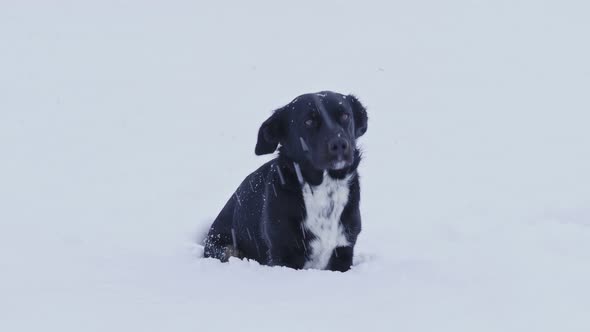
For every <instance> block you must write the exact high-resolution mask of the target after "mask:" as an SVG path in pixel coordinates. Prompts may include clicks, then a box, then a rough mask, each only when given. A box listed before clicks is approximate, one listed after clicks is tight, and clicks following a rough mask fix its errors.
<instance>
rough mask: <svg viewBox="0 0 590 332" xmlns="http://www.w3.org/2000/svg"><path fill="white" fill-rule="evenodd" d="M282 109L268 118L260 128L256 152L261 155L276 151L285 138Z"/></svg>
mask: <svg viewBox="0 0 590 332" xmlns="http://www.w3.org/2000/svg"><path fill="white" fill-rule="evenodd" d="M282 115H283V112H282V109H278V110H276V111H274V112H273V114H272V115H271V116H270V118H268V119H267V120H266V121H264V123H262V125H261V126H260V129H259V130H258V141H257V142H256V149H255V150H254V152H255V153H256V155H258V156H260V155H263V154H269V153H273V152H275V151H276V149H277V147H278V145H279V142H280V141H281V139H282V138H283V124H282V117H283V116H282Z"/></svg>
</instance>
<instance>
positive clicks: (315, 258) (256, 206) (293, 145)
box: [205, 91, 367, 271]
mask: <svg viewBox="0 0 590 332" xmlns="http://www.w3.org/2000/svg"><path fill="white" fill-rule="evenodd" d="M366 130H367V112H366V110H365V107H364V106H363V105H362V104H361V103H360V102H359V101H358V99H357V98H356V97H354V96H352V95H348V96H345V95H341V94H339V93H335V92H329V91H325V92H320V93H313V94H305V95H302V96H299V97H297V98H295V100H293V101H292V102H291V103H290V104H288V105H287V106H285V107H282V108H280V109H278V110H276V111H274V113H273V114H272V116H271V117H270V118H269V119H268V120H266V121H265V122H264V123H263V124H262V126H261V127H260V130H259V132H258V142H257V143H256V154H257V155H263V154H269V153H273V152H275V151H276V149H277V147H278V146H279V145H280V147H279V155H278V157H277V158H275V159H273V160H271V161H269V162H268V163H266V164H264V165H263V166H262V167H260V168H259V169H257V170H256V171H255V172H254V173H252V174H250V175H249V176H248V177H246V179H245V180H244V182H242V184H241V185H240V186H239V187H238V189H237V190H236V192H235V193H234V195H233V196H232V197H231V198H230V200H229V201H228V202H227V203H226V205H225V207H224V208H223V210H221V212H220V213H219V216H217V218H216V219H215V221H214V222H213V225H212V226H211V229H210V230H209V234H208V235H207V238H206V240H205V257H214V258H217V259H220V260H221V261H227V260H228V259H229V257H230V256H236V257H240V258H244V257H245V258H249V259H254V260H256V261H258V262H259V263H261V264H266V265H281V266H288V267H291V268H295V269H302V268H316V269H328V270H333V271H347V270H348V269H350V266H351V265H352V256H353V248H354V245H355V243H356V239H357V236H358V234H359V233H360V231H361V216H360V212H359V200H360V186H359V179H358V174H357V171H356V169H357V167H358V165H359V162H360V153H359V151H358V149H357V148H356V139H357V138H359V137H360V136H362V135H363V134H364V133H365V132H366Z"/></svg>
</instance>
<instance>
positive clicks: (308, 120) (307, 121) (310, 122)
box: [305, 119, 315, 127]
mask: <svg viewBox="0 0 590 332" xmlns="http://www.w3.org/2000/svg"><path fill="white" fill-rule="evenodd" d="M305 125H306V126H308V127H313V126H315V120H314V119H307V120H305Z"/></svg>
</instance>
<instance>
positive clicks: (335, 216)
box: [302, 173, 350, 269]
mask: <svg viewBox="0 0 590 332" xmlns="http://www.w3.org/2000/svg"><path fill="white" fill-rule="evenodd" d="M349 180H350V176H347V177H346V178H344V179H342V180H336V179H333V178H331V177H330V176H328V175H327V174H326V173H324V180H323V182H322V183H321V184H320V185H319V186H315V187H311V186H310V185H309V184H307V183H306V184H304V185H303V189H302V191H303V200H304V202H305V210H306V213H307V216H306V218H305V220H304V221H303V226H304V227H305V228H306V229H307V230H308V231H309V232H310V233H311V234H313V239H311V240H310V242H309V246H308V248H307V250H308V258H307V261H306V262H305V264H304V266H303V267H304V268H306V269H309V268H312V269H325V268H326V267H327V266H328V263H329V262H330V257H332V252H333V251H334V249H335V248H336V247H344V246H347V245H349V243H348V240H347V239H346V236H345V235H344V228H343V227H342V224H341V223H340V216H341V215H342V210H344V207H345V206H346V203H347V202H348V194H349V191H350V189H349V185H348V181H349Z"/></svg>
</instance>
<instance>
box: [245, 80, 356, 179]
mask: <svg viewBox="0 0 590 332" xmlns="http://www.w3.org/2000/svg"><path fill="white" fill-rule="evenodd" d="M366 131H367V111H366V109H365V107H364V106H363V105H362V104H361V103H360V102H359V100H358V99H357V98H356V97H355V96H353V95H347V96H346V95H342V94H339V93H335V92H330V91H324V92H319V93H310V94H305V95H302V96H299V97H297V98H295V99H294V100H293V101H292V102H291V103H289V104H288V105H286V106H284V107H282V108H280V109H278V110H276V111H275V112H274V113H273V115H272V116H271V117H270V118H268V119H267V120H266V121H264V123H263V124H262V126H261V127H260V130H259V131H258V142H257V143H256V150H255V151H256V154H257V155H263V154H268V153H273V152H275V151H276V149H277V147H278V146H279V144H280V145H281V154H285V155H286V156H287V157H289V158H291V159H293V160H294V161H297V162H303V161H309V162H310V164H311V165H312V166H313V167H314V168H316V169H318V170H328V169H331V170H339V169H343V168H345V167H348V166H350V165H351V164H352V163H353V161H354V160H353V158H354V152H355V150H356V139H357V138H359V137H360V136H362V135H363V134H364V133H365V132H366Z"/></svg>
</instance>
